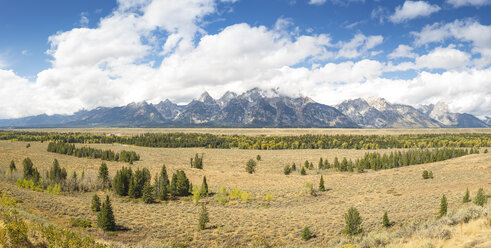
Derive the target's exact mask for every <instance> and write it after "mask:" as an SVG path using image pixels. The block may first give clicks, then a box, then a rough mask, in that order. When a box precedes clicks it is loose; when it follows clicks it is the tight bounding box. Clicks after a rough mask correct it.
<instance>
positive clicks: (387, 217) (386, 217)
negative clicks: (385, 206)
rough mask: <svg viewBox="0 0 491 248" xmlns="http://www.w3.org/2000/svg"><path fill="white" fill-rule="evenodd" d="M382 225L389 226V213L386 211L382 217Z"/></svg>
mask: <svg viewBox="0 0 491 248" xmlns="http://www.w3.org/2000/svg"><path fill="white" fill-rule="evenodd" d="M382 226H383V227H385V228H387V227H389V226H390V221H389V215H388V214H387V211H385V213H384V217H383V218H382Z"/></svg>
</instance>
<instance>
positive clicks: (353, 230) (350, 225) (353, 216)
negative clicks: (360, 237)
mask: <svg viewBox="0 0 491 248" xmlns="http://www.w3.org/2000/svg"><path fill="white" fill-rule="evenodd" d="M344 221H345V227H344V231H343V232H344V233H345V234H347V235H349V236H353V235H356V234H359V233H362V232H363V229H362V228H361V222H362V220H361V216H360V213H359V212H358V210H357V209H356V208H354V207H351V208H350V209H349V210H348V212H347V213H346V214H345V215H344Z"/></svg>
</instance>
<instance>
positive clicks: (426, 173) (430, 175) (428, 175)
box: [421, 170, 433, 180]
mask: <svg viewBox="0 0 491 248" xmlns="http://www.w3.org/2000/svg"><path fill="white" fill-rule="evenodd" d="M421 176H422V177H423V179H425V180H426V179H433V171H428V170H424V171H423V173H422V174H421Z"/></svg>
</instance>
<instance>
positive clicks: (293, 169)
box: [292, 163, 297, 171]
mask: <svg viewBox="0 0 491 248" xmlns="http://www.w3.org/2000/svg"><path fill="white" fill-rule="evenodd" d="M296 170H297V165H296V164H295V163H293V164H292V171H296Z"/></svg>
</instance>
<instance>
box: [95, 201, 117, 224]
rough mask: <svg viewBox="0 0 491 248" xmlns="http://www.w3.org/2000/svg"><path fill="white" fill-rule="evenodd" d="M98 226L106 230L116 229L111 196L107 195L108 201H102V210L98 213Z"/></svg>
mask: <svg viewBox="0 0 491 248" xmlns="http://www.w3.org/2000/svg"><path fill="white" fill-rule="evenodd" d="M97 226H98V227H100V228H101V229H102V230H104V231H114V230H116V221H115V220H114V214H113V207H112V206H111V201H110V200H109V196H106V201H105V202H103V203H102V207H101V211H100V212H99V214H98V215H97Z"/></svg>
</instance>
